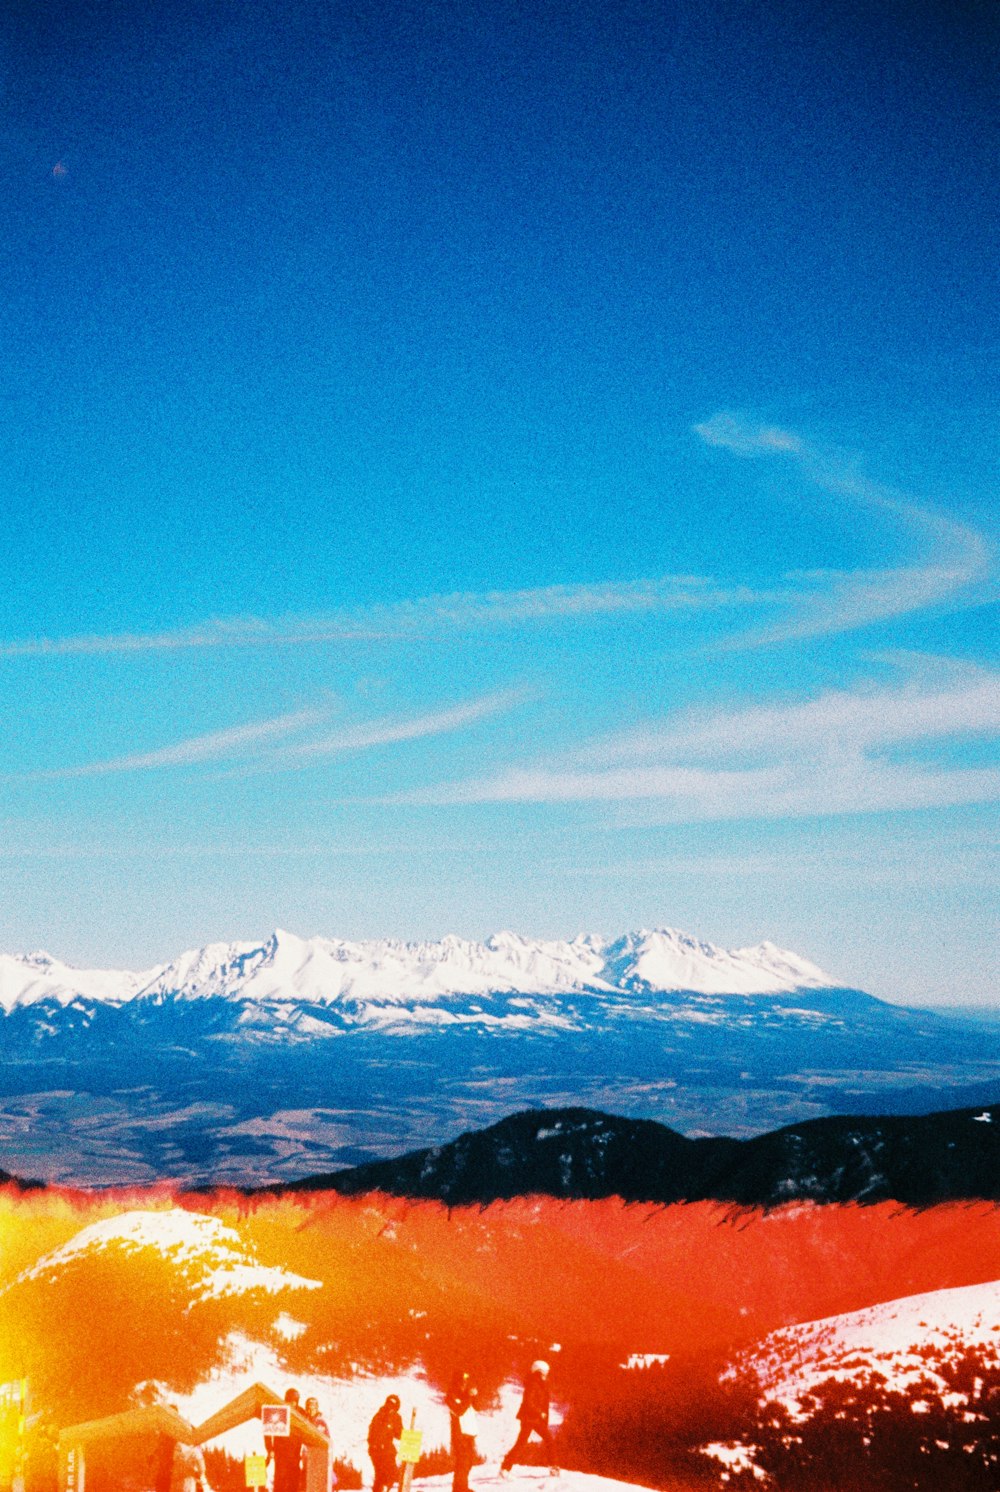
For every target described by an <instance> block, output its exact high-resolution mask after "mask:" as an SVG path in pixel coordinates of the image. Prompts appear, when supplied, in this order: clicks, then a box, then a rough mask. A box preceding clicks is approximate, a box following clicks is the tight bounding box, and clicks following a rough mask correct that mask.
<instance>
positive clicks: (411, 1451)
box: [396, 1430, 424, 1466]
mask: <svg viewBox="0 0 1000 1492" xmlns="http://www.w3.org/2000/svg"><path fill="white" fill-rule="evenodd" d="M423 1439H424V1432H423V1431H422V1430H404V1431H403V1432H402V1434H401V1435H400V1437H399V1439H398V1440H397V1441H396V1447H397V1449H398V1450H399V1459H400V1460H401V1461H403V1462H404V1463H405V1462H409V1464H410V1465H411V1466H415V1465H416V1463H417V1462H418V1461H419V1460H420V1447H421V1445H422V1443H423Z"/></svg>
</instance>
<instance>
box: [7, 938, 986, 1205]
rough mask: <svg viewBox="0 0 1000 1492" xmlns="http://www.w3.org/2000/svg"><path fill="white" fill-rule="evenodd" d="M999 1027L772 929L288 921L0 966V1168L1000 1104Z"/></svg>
mask: <svg viewBox="0 0 1000 1492" xmlns="http://www.w3.org/2000/svg"><path fill="white" fill-rule="evenodd" d="M998 1041H1000V1027H995V1028H991V1029H986V1028H984V1027H983V1026H981V1025H977V1024H975V1023H974V1022H972V1021H964V1022H963V1021H961V1020H958V1019H957V1018H949V1017H946V1016H945V1015H942V1014H934V1013H933V1012H930V1011H912V1010H906V1009H904V1008H902V1007H900V1006H898V1005H891V1004H887V1003H886V1002H884V1001H882V1000H878V999H875V998H874V997H873V996H871V995H868V994H865V993H864V992H863V991H860V990H857V989H851V988H849V987H846V986H845V985H843V984H842V983H840V982H839V981H838V980H837V979H835V978H834V977H832V976H830V975H828V974H826V973H824V972H823V971H822V970H821V969H819V968H817V967H816V965H815V964H812V963H810V962H809V961H808V960H806V959H804V958H802V957H800V956H799V955H798V954H795V953H789V952H786V951H785V950H783V949H780V948H777V947H775V946H774V945H773V944H771V943H761V944H759V945H757V946H756V947H753V948H740V949H735V950H730V949H724V948H718V947H715V946H713V945H712V944H711V943H706V942H703V941H701V940H699V939H697V938H694V937H690V936H689V935H687V934H685V933H681V932H676V931H673V930H671V929H668V928H660V929H656V930H654V931H644V932H636V933H629V934H626V935H624V936H622V937H618V938H613V939H610V940H605V939H602V938H600V937H596V936H592V935H590V936H582V937H577V938H574V939H573V940H572V941H564V942H559V941H550V942H544V941H540V940H533V939H529V938H525V937H521V936H518V935H517V934H515V933H510V932H507V933H498V934H496V935H495V936H494V937H491V938H489V939H487V941H486V942H483V943H477V942H471V941H468V940H465V939H462V938H458V937H447V938H443V939H441V941H440V942H428V943H403V942H395V941H388V940H387V941H379V942H367V943H361V942H347V941H345V940H339V939H334V938H322V937H317V938H308V939H306V938H299V937H296V936H295V935H294V934H292V933H287V932H276V933H273V934H272V935H271V936H270V937H269V938H267V939H266V940H264V941H263V942H238V943H221V942H220V943H212V944H209V945H208V946H207V947H205V948H200V949H195V950H193V951H191V952H188V953H184V954H182V955H181V956H180V957H179V958H177V959H174V960H173V961H171V962H169V963H166V964H163V965H160V966H159V967H157V968H153V969H147V970H143V971H139V972H129V971H122V970H100V969H97V970H95V969H90V970H79V969H72V968H70V967H69V966H68V965H67V964H65V963H60V962H59V961H58V960H56V959H54V958H52V957H50V956H49V955H48V954H43V953H35V954H28V955H12V954H7V955H0V1167H2V1168H3V1169H4V1170H6V1171H9V1172H11V1173H12V1174H14V1175H20V1176H24V1177H41V1178H43V1179H46V1180H60V1181H67V1182H84V1183H92V1184H94V1183H96V1184H102V1183H107V1182H111V1181H149V1180H153V1179H156V1178H157V1177H163V1176H173V1177H178V1178H184V1179H186V1180H196V1179H197V1180H202V1179H211V1180H213V1181H218V1182H233V1183H235V1184H238V1185H244V1184H253V1183H255V1182H265V1181H272V1180H274V1181H277V1180H296V1179H299V1178H301V1177H304V1176H309V1175H314V1174H316V1173H319V1172H325V1171H331V1170H333V1169H335V1168H338V1167H343V1166H355V1165H359V1164H364V1163H365V1162H367V1161H371V1160H376V1159H379V1158H381V1157H384V1156H390V1155H400V1154H403V1153H405V1152H407V1151H411V1150H416V1149H418V1148H422V1147H424V1146H426V1145H438V1144H441V1143H443V1142H445V1141H447V1140H449V1139H451V1138H452V1137H454V1136H455V1135H457V1134H460V1133H462V1132H463V1131H467V1130H469V1129H470V1128H473V1127H476V1126H480V1125H483V1124H489V1123H492V1122H495V1121H496V1120H498V1119H501V1118H503V1117H504V1115H508V1114H511V1113H514V1112H516V1111H518V1110H523V1109H539V1108H564V1107H567V1106H572V1105H582V1106H585V1107H588V1108H593V1109H599V1110H602V1111H604V1112H606V1113H607V1112H611V1113H618V1114H623V1115H625V1116H627V1117H632V1118H636V1119H642V1118H647V1119H658V1120H660V1121H662V1122H663V1123H665V1124H667V1125H670V1126H671V1127H672V1128H674V1129H676V1130H679V1131H680V1132H681V1133H682V1134H685V1133H686V1134H694V1135H699V1134H700V1135H737V1136H738V1135H741V1134H742V1135H744V1136H749V1135H752V1134H755V1133H760V1132H761V1131H764V1130H771V1129H778V1128H779V1127H781V1126H782V1125H787V1124H790V1123H793V1122H795V1121H797V1120H801V1119H807V1118H810V1117H814V1116H819V1115H822V1114H836V1113H845V1112H846V1113H862V1114H863V1113H886V1112H889V1113H892V1112H900V1111H901V1110H900V1095H902V1111H903V1112H910V1113H921V1112H923V1113H927V1112H931V1111H935V1110H941V1109H947V1108H959V1107H962V1106H963V1105H967V1104H985V1103H991V1102H995V1101H997V1100H998V1099H1000V1050H998Z"/></svg>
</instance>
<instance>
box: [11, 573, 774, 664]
mask: <svg viewBox="0 0 1000 1492" xmlns="http://www.w3.org/2000/svg"><path fill="white" fill-rule="evenodd" d="M753 599H754V595H753V592H752V591H751V590H750V589H749V588H747V587H743V586H724V585H719V584H716V583H715V582H714V581H712V580H709V579H705V578H704V577H699V576H693V575H664V576H660V577H657V578H653V579H642V580H631V581H619V582H607V583H605V584H594V585H553V586H542V587H537V588H534V589H527V590H510V591H482V592H468V591H460V592H456V593H454V594H452V595H437V596H421V597H417V598H415V599H413V600H407V601H398V602H395V603H391V604H385V605H379V604H375V605H371V606H361V607H357V608H355V609H353V610H343V611H330V612H324V613H321V614H318V615H313V616H289V617H278V618H271V619H269V618H265V617H254V616H244V617H228V618H219V619H214V620H211V621H205V622H199V623H197V624H196V625H194V626H190V627H177V628H173V629H170V630H167V631H162V632H115V633H105V634H100V633H93V634H91V633H81V634H77V635H75V636H70V637H34V638H31V637H29V638H21V639H13V640H9V641H6V642H3V641H0V658H64V657H74V656H86V655H103V654H116V653H119V654H130V653H156V652H171V651H176V650H180V649H185V648H233V647H243V648H246V647H278V646H280V647H288V646H295V645H302V644H307V643H323V642H331V643H337V642H339V643H353V642H392V641H402V640H406V639H408V638H419V637H427V636H435V635H440V634H447V633H452V632H475V631H489V630H491V629H497V630H500V629H503V628H508V627H524V626H533V625H542V624H545V623H560V622H563V623H568V622H574V621H575V622H591V621H597V620H600V619H601V618H602V617H611V616H622V615H641V614H645V613H653V612H659V611H664V612H668V611H680V610H697V609H702V608H710V607H720V606H733V605H743V604H745V603H747V602H748V601H752V600H753Z"/></svg>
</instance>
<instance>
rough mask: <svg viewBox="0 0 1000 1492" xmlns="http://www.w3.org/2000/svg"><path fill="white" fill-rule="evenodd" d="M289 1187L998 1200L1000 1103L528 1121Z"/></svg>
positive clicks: (463, 1199)
mask: <svg viewBox="0 0 1000 1492" xmlns="http://www.w3.org/2000/svg"><path fill="white" fill-rule="evenodd" d="M286 1189H287V1190H309V1191H317V1190H331V1191H336V1192H339V1193H341V1194H342V1195H357V1194H359V1193H361V1192H366V1191H381V1192H387V1193H389V1194H391V1195H394V1196H405V1197H419V1198H433V1199H435V1200H437V1201H441V1202H445V1203H447V1204H449V1205H452V1206H460V1205H462V1204H468V1203H479V1204H486V1203H489V1202H494V1201H497V1200H500V1199H502V1198H509V1197H515V1196H525V1195H530V1194H533V1193H539V1194H543V1195H546V1196H554V1197H566V1198H598V1197H608V1196H619V1197H622V1198H623V1199H624V1200H625V1201H629V1202H662V1203H668V1202H695V1201H703V1200H716V1201H724V1202H733V1203H738V1204H741V1205H745V1206H765V1207H773V1206H777V1205H779V1204H780V1203H782V1202H790V1201H796V1200H811V1201H817V1202H852V1201H858V1202H883V1201H898V1202H902V1203H905V1204H907V1205H909V1206H916V1207H926V1206H931V1205H933V1204H935V1203H938V1202H946V1201H957V1200H965V1199H985V1200H990V1201H1000V1106H997V1107H995V1108H985V1109H980V1108H975V1109H955V1110H948V1111H945V1112H942V1113H936V1114H925V1115H920V1116H916V1117H911V1116H905V1117H891V1118H839V1117H837V1118H825V1119H813V1120H808V1121H806V1122H804V1123H801V1124H793V1125H789V1126H788V1127H787V1128H784V1129H779V1130H775V1131H773V1132H772V1133H770V1134H765V1135H759V1136H757V1137H756V1138H754V1139H750V1140H734V1139H724V1138H723V1139H686V1138H685V1137H684V1136H683V1135H680V1134H677V1133H676V1132H675V1131H674V1130H672V1129H669V1128H667V1126H666V1125H663V1124H657V1123H655V1122H653V1121H652V1120H636V1119H621V1118H615V1117H614V1116H612V1115H609V1114H603V1113H600V1112H598V1111H596V1110H592V1109H576V1108H573V1109H557V1110H532V1111H530V1112H526V1113H520V1114H514V1115H512V1116H511V1117H509V1118H507V1119H503V1120H501V1121H500V1122H499V1123H498V1124H493V1125H491V1126H490V1127H489V1128H488V1129H482V1130H475V1131H472V1132H471V1133H469V1134H464V1135H461V1136H460V1137H459V1138H458V1139H457V1140H454V1141H452V1142H451V1143H450V1144H446V1145H439V1146H436V1147H434V1148H433V1149H426V1150H415V1151H412V1152H411V1153H410V1154H408V1155H403V1156H401V1157H400V1158H399V1159H397V1160H386V1161H374V1162H371V1163H369V1164H367V1165H363V1166H357V1167H355V1168H353V1169H351V1170H345V1171H335V1172H332V1173H330V1174H327V1175H321V1176H311V1177H308V1178H306V1179H305V1180H302V1181H299V1182H295V1183H292V1185H291V1186H290V1187H288V1188H286Z"/></svg>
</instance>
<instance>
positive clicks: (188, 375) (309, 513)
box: [0, 0, 1000, 999]
mask: <svg viewBox="0 0 1000 1492" xmlns="http://www.w3.org/2000/svg"><path fill="white" fill-rule="evenodd" d="M526 9H527V8H525V7H518V8H515V7H514V6H513V5H504V4H500V3H482V4H478V5H475V4H473V5H470V4H469V3H468V0H465V3H461V4H459V3H455V4H447V5H442V4H430V5H428V4H421V5H416V4H415V5H412V6H404V5H398V4H393V5H382V6H379V5H374V4H362V5H351V6H344V5H337V4H325V5H320V4H302V3H294V0H291V3H288V0H286V3H284V4H277V3H270V0H267V3H253V0H250V3H247V0H241V3H239V4H226V3H219V0H214V3H212V4H206V5H183V4H178V3H171V4H169V5H153V4H148V5H143V4H139V3H136V0H124V3H122V4H120V5H116V6H113V7H109V6H105V5H101V4H98V3H94V4H92V5H82V4H76V5H74V4H72V3H70V4H66V3H61V4H59V5H55V4H52V5H46V4H40V3H38V0H31V3H27V0H24V3H21V4H17V3H12V4H10V5H8V6H7V7H5V13H4V19H3V22H2V25H0V74H2V86H3V93H2V102H3V113H2V125H0V192H2V196H3V212H2V214H0V254H2V264H3V283H4V294H3V298H2V305H0V336H2V342H3V359H2V363H0V400H2V403H0V410H2V419H0V473H2V481H3V486H2V489H0V493H2V496H0V502H2V505H3V517H4V526H3V532H4V544H3V547H2V551H0V710H2V716H3V720H4V722H5V728H4V732H3V740H2V741H0V794H2V799H0V834H2V839H0V882H2V884H0V891H2V896H0V947H2V948H7V949H11V950H13V949H18V948H25V947H31V946H36V945H44V946H48V947H49V948H50V949H51V950H52V951H53V952H54V953H56V954H58V955H60V956H62V957H65V958H67V959H70V960H71V961H77V962H130V963H133V964H137V963H143V962H147V963H148V962H152V961H153V960H155V959H160V958H165V957H168V956H170V955H172V954H174V953H175V952H177V951H178V949H179V948H180V947H181V946H183V945H190V944H193V943H198V942H202V941H207V940H209V939H211V938H218V937H224V938H229V937H236V936H255V935H257V934H258V933H261V934H263V933H266V932H267V931H268V930H269V929H270V928H271V927H272V926H273V925H274V924H276V923H281V924H283V925H288V926H291V927H292V928H294V929H295V930H296V931H298V932H301V933H303V934H309V933H312V932H325V933H328V934H339V935H345V936H378V935H383V934H390V933H392V934H398V935H402V936H411V937H412V936H437V935H440V934H441V933H444V932H446V931H449V930H454V931H459V932H462V933H467V934H470V935H477V936H478V935H484V934H486V933H488V932H490V931H492V930H494V929H495V928H496V927H498V926H501V925H511V924H512V925H514V926H516V927H517V928H518V929H519V930H521V931H524V932H526V933H537V934H540V935H541V934H544V935H572V934H573V933H575V932H577V931H579V930H581V929H583V928H595V929H596V930H600V931H606V932H614V931H618V930H621V929H622V928H624V927H627V926H636V925H640V924H649V923H664V922H666V923H672V924H675V925H680V926H685V927H688V928H689V929H691V930H693V931H697V932H700V933H701V934H703V935H704V936H707V937H711V938H713V939H714V940H716V941H720V942H724V943H727V944H737V943H745V942H750V941H755V940H756V939H758V938H760V937H764V936H769V937H772V938H774V939H775V940H776V941H779V942H785V943H788V944H790V945H791V946H793V947H795V948H797V949H798V950H799V951H800V952H802V953H805V954H807V955H809V956H811V957H814V958H816V959H817V960H818V961H819V962H821V963H825V964H826V965H827V966H828V967H829V968H830V969H831V972H833V973H835V974H839V975H841V976H842V977H844V978H849V979H852V980H854V981H855V982H857V983H859V984H862V985H864V986H865V987H868V988H872V989H874V990H875V991H876V992H877V993H881V994H886V995H889V996H891V997H893V998H900V999H943V998H949V999H960V998H961V999H990V998H994V997H995V993H996V989H995V978H996V974H995V939H994V934H993V932H992V925H991V917H990V908H991V906H993V905H995V902H994V901H993V898H994V897H995V895H996V889H997V888H996V861H995V849H994V844H995V837H994V836H995V827H996V818H995V803H996V799H997V796H998V793H1000V772H998V769H997V761H996V751H995V743H996V730H997V724H998V716H1000V706H998V704H997V698H998V671H997V662H996V648H995V643H996V635H997V607H996V599H995V598H996V585H995V579H994V575H995V564H994V557H993V550H994V545H995V541H996V527H997V525H996V518H995V512H996V491H997V477H998V459H997V458H998V442H997V433H996V430H997V426H996V412H997V396H998V392H1000V381H998V376H997V337H996V332H997V313H996V306H997V291H998V285H997V273H996V266H997V264H998V262H1000V260H998V254H997V249H998V244H997V222H998V214H997V210H996V203H997V200H998V198H1000V192H998V187H1000V181H998V176H1000V168H998V160H1000V152H998V146H1000V127H998V120H1000V112H998V108H997V105H998V87H997V78H998V76H1000V71H998V62H1000V45H998V43H1000V13H998V11H997V8H996V6H995V5H993V4H987V3H982V4H949V5H944V4H942V5H938V6H929V5H914V4H907V5H877V6H871V5H861V4H858V5H853V6H845V5H836V4H834V5H832V6H827V7H825V8H824V9H823V11H822V12H821V13H818V14H816V13H814V11H813V7H807V6H805V5H804V4H798V5H788V4H786V5H780V4H774V3H772V4H767V5H760V6H751V5H747V4H736V3H721V0H697V3H695V0H682V3H678V4H674V5H664V4H662V3H660V4H656V5H653V4H638V3H635V4H630V3H611V4H608V3H607V0H605V3H603V4H600V5H598V4H587V3H574V4H572V5H569V4H567V5H544V4H543V5H536V6H533V7H531V8H530V12H531V13H530V14H526V13H525V10H526Z"/></svg>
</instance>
